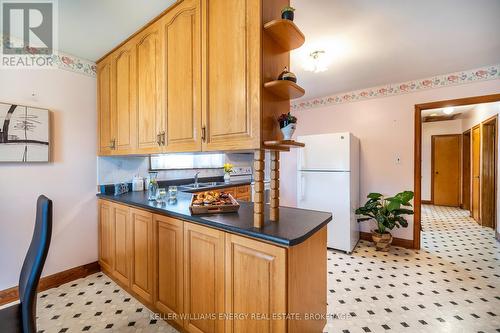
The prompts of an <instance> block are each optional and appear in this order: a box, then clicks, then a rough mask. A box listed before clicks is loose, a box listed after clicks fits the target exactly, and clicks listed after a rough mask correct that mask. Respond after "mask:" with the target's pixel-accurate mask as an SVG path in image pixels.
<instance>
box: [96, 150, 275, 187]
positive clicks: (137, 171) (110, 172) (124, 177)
mask: <svg viewBox="0 0 500 333" xmlns="http://www.w3.org/2000/svg"><path fill="white" fill-rule="evenodd" d="M226 163H231V164H233V165H234V166H236V167H240V166H241V167H245V166H252V164H253V154H243V153H242V154H235V153H231V154H226ZM148 171H149V157H148V156H106V157H97V184H98V185H102V184H115V183H121V182H131V181H132V177H134V176H135V175H139V176H142V177H145V176H146V175H147V174H148ZM198 171H199V172H200V175H199V177H200V178H203V177H218V176H223V175H224V171H223V169H222V168H221V169H197V170H193V169H186V170H165V171H159V172H158V179H159V180H171V179H186V178H193V177H194V175H195V173H196V172H198ZM266 173H267V172H266ZM266 176H267V175H266Z"/></svg>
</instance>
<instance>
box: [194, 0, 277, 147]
mask: <svg viewBox="0 0 500 333" xmlns="http://www.w3.org/2000/svg"><path fill="white" fill-rule="evenodd" d="M203 4H204V5H202V7H203V8H204V10H205V11H206V13H205V14H204V17H206V22H205V24H204V27H205V29H204V31H203V33H204V37H203V40H204V41H205V43H206V45H205V47H206V49H205V53H204V61H205V66H206V73H205V75H206V87H205V88H206V96H207V102H206V111H205V114H204V124H205V126H206V133H207V134H206V135H207V137H206V142H205V143H204V147H203V148H204V150H232V149H248V148H257V147H260V143H259V139H260V137H259V133H260V122H259V121H260V71H261V64H260V35H261V25H260V13H259V10H260V1H255V0H253V1H246V0H234V1H226V0H210V1H208V0H203ZM227 13H231V15H227ZM222 60H223V61H222ZM278 74H279V73H278Z"/></svg>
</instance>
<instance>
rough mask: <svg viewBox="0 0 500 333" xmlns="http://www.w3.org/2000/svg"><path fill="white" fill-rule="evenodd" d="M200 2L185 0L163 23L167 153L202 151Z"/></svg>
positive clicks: (161, 22) (164, 18)
mask: <svg viewBox="0 0 500 333" xmlns="http://www.w3.org/2000/svg"><path fill="white" fill-rule="evenodd" d="M199 1H200V0H185V1H183V2H182V3H181V4H179V5H178V6H177V7H176V8H175V9H173V10H172V11H170V12H168V13H167V14H166V15H165V16H164V17H163V18H162V19H161V21H160V26H161V33H162V43H163V56H162V61H163V67H164V75H163V77H164V79H163V89H162V91H163V93H164V96H163V103H164V114H163V116H164V119H165V121H166V123H165V129H164V131H165V143H164V145H165V150H166V151H169V152H170V151H172V152H176V151H177V152H178V151H183V152H187V151H201V139H202V133H201V132H202V130H201V105H202V99H201V12H200V3H199Z"/></svg>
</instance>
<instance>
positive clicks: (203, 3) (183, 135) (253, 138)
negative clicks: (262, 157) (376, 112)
mask: <svg viewBox="0 0 500 333" xmlns="http://www.w3.org/2000/svg"><path fill="white" fill-rule="evenodd" d="M287 5H289V0H270V1H263V0H231V1H228V0H180V1H178V2H177V3H176V4H174V5H173V6H172V7H171V8H169V9H168V10H167V11H166V12H165V13H164V14H162V15H161V16H160V17H158V18H157V19H155V20H154V21H153V23H151V24H149V25H148V26H146V27H145V28H143V29H142V30H141V31H139V32H138V33H137V34H135V35H134V36H133V37H132V38H130V39H129V40H128V41H127V42H125V43H124V44H123V45H122V46H120V47H119V48H118V49H116V50H114V51H113V52H111V53H110V54H109V55H107V56H106V57H104V58H103V59H101V60H99V62H98V89H99V93H98V96H99V97H98V108H99V120H100V123H99V124H100V127H99V145H100V146H99V154H100V155H110V154H115V155H126V154H153V153H161V152H193V151H225V150H249V149H260V148H265V145H264V142H265V141H272V140H279V139H280V138H281V133H280V131H279V127H278V124H277V117H278V116H279V114H281V113H285V112H288V111H289V108H290V105H289V101H288V100H286V99H284V98H283V97H280V96H277V95H275V94H274V93H273V91H272V90H270V89H268V88H266V87H265V83H267V82H270V81H274V80H276V78H277V77H278V76H279V74H280V73H281V71H282V70H283V68H284V67H285V66H288V67H289V65H290V59H289V58H290V56H289V51H288V50H284V49H283V47H282V46H281V45H280V44H278V43H277V42H276V41H275V39H273V37H274V38H275V37H276V36H273V35H272V34H271V33H269V32H268V31H267V30H266V29H264V25H265V24H266V23H268V22H271V21H273V20H276V19H278V18H279V17H280V15H281V13H280V11H281V9H282V8H283V7H285V6H287ZM294 27H295V28H296V26H294ZM268 30H269V29H268ZM286 36H288V35H286ZM286 36H284V37H283V38H287V37H286ZM111 72H112V73H111ZM130 83H132V84H130ZM110 87H114V88H113V89H111V88H110ZM127 110H128V112H129V113H128V114H125V113H126V112H127Z"/></svg>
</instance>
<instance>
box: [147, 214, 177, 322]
mask: <svg viewBox="0 0 500 333" xmlns="http://www.w3.org/2000/svg"><path fill="white" fill-rule="evenodd" d="M154 225H155V234H156V237H155V238H156V241H155V242H156V245H155V252H156V255H155V261H156V273H155V278H156V279H155V283H157V284H156V288H155V306H156V307H157V308H158V310H160V311H161V312H162V313H164V314H176V315H179V314H181V313H182V312H183V300H184V294H183V293H184V288H183V284H184V281H183V278H184V272H183V270H184V267H183V257H184V255H183V251H184V248H183V243H184V238H183V227H184V224H183V222H182V221H181V220H177V219H173V218H170V217H166V216H162V215H154ZM174 320H175V321H176V322H177V323H178V324H179V325H181V326H182V319H181V318H180V317H178V316H177V317H175V319H174Z"/></svg>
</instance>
